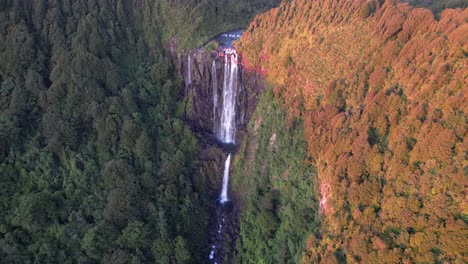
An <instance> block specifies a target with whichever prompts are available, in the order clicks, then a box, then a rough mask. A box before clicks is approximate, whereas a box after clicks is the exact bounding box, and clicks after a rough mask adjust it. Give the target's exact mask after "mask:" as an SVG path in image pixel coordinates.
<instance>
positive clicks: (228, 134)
mask: <svg viewBox="0 0 468 264" xmlns="http://www.w3.org/2000/svg"><path fill="white" fill-rule="evenodd" d="M239 37H240V33H239V32H238V31H236V32H235V34H234V33H233V34H224V35H222V42H221V41H220V42H219V43H220V44H223V45H222V46H221V48H220V49H219V50H218V53H217V54H218V55H219V56H220V57H221V58H223V57H224V73H223V74H224V75H223V80H222V81H223V89H222V91H220V90H219V89H218V76H217V68H216V60H217V59H215V60H213V62H212V64H211V79H212V88H213V133H214V135H215V136H216V138H217V140H218V141H219V142H222V143H224V144H229V145H234V144H235V143H236V142H235V141H236V115H238V114H237V113H236V110H238V109H236V108H237V93H238V92H241V91H242V84H241V85H240V88H238V87H239V69H238V68H239V66H238V55H237V52H236V50H235V49H234V48H233V47H232V42H233V41H234V40H236V39H238V38H239ZM217 58H219V57H217ZM189 59H190V58H189ZM240 110H242V109H240ZM242 115H243V113H241V116H240V118H241V119H240V120H241V121H242V122H243V119H242V118H243V116H242ZM237 119H239V118H237ZM232 154H233V153H232V151H229V153H228V155H227V158H226V160H225V162H224V172H223V182H222V188H221V193H220V195H219V198H218V201H219V205H220V206H217V208H216V221H217V225H216V227H215V228H216V233H214V234H213V241H212V244H211V248H210V254H209V260H210V263H212V264H217V263H222V262H223V259H224V256H223V253H225V251H224V236H225V235H226V232H227V231H229V227H230V226H229V222H228V221H229V218H230V213H229V210H228V209H227V208H229V206H228V205H226V204H227V203H229V201H230V200H229V193H228V190H229V176H230V175H229V170H230V167H231V159H232ZM213 229H214V228H213Z"/></svg>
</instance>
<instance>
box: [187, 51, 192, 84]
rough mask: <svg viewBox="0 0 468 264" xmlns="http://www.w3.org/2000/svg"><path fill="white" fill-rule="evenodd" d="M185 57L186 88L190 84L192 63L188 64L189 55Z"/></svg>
mask: <svg viewBox="0 0 468 264" xmlns="http://www.w3.org/2000/svg"><path fill="white" fill-rule="evenodd" d="M187 57H188V58H187V86H189V85H190V84H191V83H192V69H191V64H192V63H191V62H190V54H189V55H188V56H187Z"/></svg>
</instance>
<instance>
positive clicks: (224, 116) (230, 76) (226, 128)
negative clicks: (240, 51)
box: [218, 49, 238, 143]
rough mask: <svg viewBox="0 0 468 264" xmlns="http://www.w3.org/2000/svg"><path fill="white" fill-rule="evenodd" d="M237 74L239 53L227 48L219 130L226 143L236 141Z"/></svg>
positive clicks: (220, 138)
mask: <svg viewBox="0 0 468 264" xmlns="http://www.w3.org/2000/svg"><path fill="white" fill-rule="evenodd" d="M237 75H238V66H237V53H236V51H235V50H234V49H227V51H226V56H225V58H224V83H223V104H222V108H221V122H220V128H219V131H218V139H219V140H221V141H222V142H224V143H235V136H236V96H237Z"/></svg>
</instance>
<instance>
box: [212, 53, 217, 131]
mask: <svg viewBox="0 0 468 264" xmlns="http://www.w3.org/2000/svg"><path fill="white" fill-rule="evenodd" d="M211 81H212V84H213V130H214V131H217V128H216V127H217V124H218V120H217V110H218V76H217V75H216V59H215V60H213V62H212V63H211Z"/></svg>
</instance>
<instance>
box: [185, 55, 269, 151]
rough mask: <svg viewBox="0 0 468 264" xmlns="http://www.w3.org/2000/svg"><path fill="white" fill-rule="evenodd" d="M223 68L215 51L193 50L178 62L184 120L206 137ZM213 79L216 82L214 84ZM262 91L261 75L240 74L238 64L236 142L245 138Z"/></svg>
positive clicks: (223, 65)
mask: <svg viewBox="0 0 468 264" xmlns="http://www.w3.org/2000/svg"><path fill="white" fill-rule="evenodd" d="M188 56H190V66H189V65H188V63H189V58H188ZM213 61H215V63H213ZM213 67H216V76H214V74H213V72H212V70H213ZM224 67H225V62H224V59H223V58H220V57H218V55H217V51H211V52H210V51H205V50H200V49H197V50H194V51H190V52H189V53H188V54H185V55H184V56H182V57H181V59H180V71H181V75H182V76H183V78H184V97H185V100H187V104H186V109H185V114H186V118H187V120H188V122H189V124H190V125H191V126H192V128H193V129H194V130H196V131H200V132H203V133H208V134H209V135H208V136H210V135H211V136H213V137H214V134H215V131H214V127H215V125H214V123H215V120H214V118H215V114H214V109H213V108H214V103H213V94H214V92H217V93H218V95H220V96H219V100H222V92H223V84H224ZM189 69H190V70H189ZM189 72H190V76H189ZM214 78H216V80H215V82H214V80H213V79H214ZM213 83H215V84H213ZM214 86H216V90H214ZM264 87H265V84H264V81H263V77H262V76H261V75H259V74H257V73H251V72H247V71H244V69H243V67H242V64H241V63H239V72H238V83H237V99H236V101H237V103H236V111H237V115H236V127H237V131H238V133H237V136H236V137H237V139H236V142H241V139H242V137H243V136H244V135H245V133H244V131H245V127H246V125H247V123H248V121H249V119H250V117H251V116H252V113H253V111H254V110H255V105H256V103H257V100H258V96H259V94H260V93H261V92H262V91H263V90H264ZM220 103H221V102H220ZM218 115H219V111H218Z"/></svg>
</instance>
